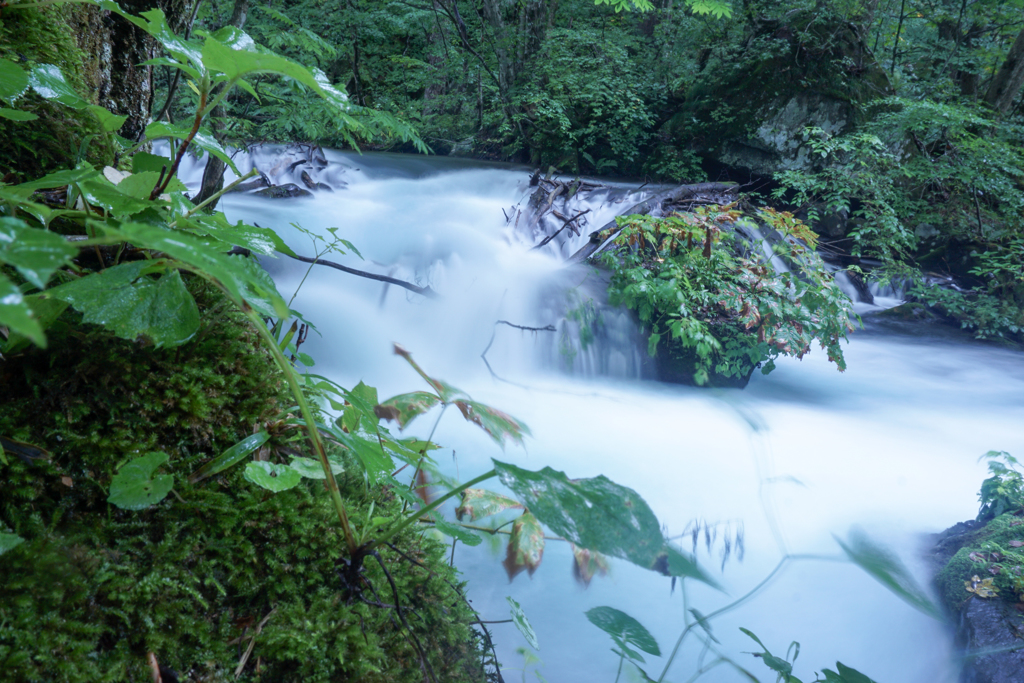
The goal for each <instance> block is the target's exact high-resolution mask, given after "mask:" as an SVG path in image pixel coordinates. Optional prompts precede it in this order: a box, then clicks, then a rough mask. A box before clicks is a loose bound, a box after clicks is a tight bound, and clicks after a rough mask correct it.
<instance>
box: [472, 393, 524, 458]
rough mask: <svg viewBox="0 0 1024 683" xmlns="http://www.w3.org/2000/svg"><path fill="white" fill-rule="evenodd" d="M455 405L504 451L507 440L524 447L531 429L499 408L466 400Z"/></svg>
mask: <svg viewBox="0 0 1024 683" xmlns="http://www.w3.org/2000/svg"><path fill="white" fill-rule="evenodd" d="M455 405H456V406H458V407H459V411H460V412H461V413H462V416H463V417H464V418H466V419H467V420H468V421H470V422H472V423H473V424H475V425H476V426H478V427H480V428H481V429H483V430H484V431H485V432H487V434H488V436H490V437H491V438H492V439H494V441H495V443H497V444H498V445H499V446H501V449H502V450H504V449H505V440H506V439H510V440H511V441H513V442H515V443H517V444H519V445H520V446H522V445H523V435H529V434H530V429H529V428H528V427H527V426H526V425H524V424H523V423H522V422H520V421H519V420H517V419H515V418H514V417H512V416H511V415H509V414H508V413H504V412H502V411H500V410H498V409H497V408H492V407H490V406H489V405H485V404H483V403H477V402H476V401H466V400H458V401H455Z"/></svg>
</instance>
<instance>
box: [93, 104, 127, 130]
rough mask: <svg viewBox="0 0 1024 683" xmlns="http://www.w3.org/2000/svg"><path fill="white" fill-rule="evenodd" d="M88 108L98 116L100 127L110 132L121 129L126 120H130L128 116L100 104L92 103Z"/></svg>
mask: <svg viewBox="0 0 1024 683" xmlns="http://www.w3.org/2000/svg"><path fill="white" fill-rule="evenodd" d="M86 109H88V110H89V112H90V113H91V114H92V115H93V116H95V117H96V120H97V121H99V122H100V127H101V128H103V130H105V131H107V132H108V133H113V132H114V131H116V130H120V128H121V126H123V125H124V122H125V121H127V120H128V117H127V116H118V115H117V114H114V113H113V112H111V111H110V110H108V109H107V108H106V107H101V106H100V105H98V104H90V105H89V106H88V107H86Z"/></svg>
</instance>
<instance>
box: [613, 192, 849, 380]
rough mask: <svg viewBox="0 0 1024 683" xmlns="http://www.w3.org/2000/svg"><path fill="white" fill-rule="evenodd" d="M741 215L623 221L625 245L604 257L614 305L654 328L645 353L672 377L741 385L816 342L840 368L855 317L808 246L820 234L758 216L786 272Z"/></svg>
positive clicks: (704, 212)
mask: <svg viewBox="0 0 1024 683" xmlns="http://www.w3.org/2000/svg"><path fill="white" fill-rule="evenodd" d="M741 215H742V214H741V212H740V211H739V210H737V209H735V208H734V207H732V206H731V205H730V206H725V207H717V206H716V207H700V208H698V209H697V210H696V211H693V212H691V213H685V214H673V215H671V216H668V217H665V218H650V217H647V216H629V217H626V218H623V219H620V220H619V225H620V226H622V232H621V233H620V235H619V236H618V237H617V238H616V243H617V244H619V245H621V247H622V248H621V249H619V250H618V252H617V253H614V254H609V255H608V256H607V257H606V258H605V263H606V264H608V265H609V266H610V267H611V268H612V271H613V275H612V279H611V283H610V285H609V293H610V298H611V302H612V303H613V304H616V303H620V304H623V305H625V306H627V307H628V308H630V309H631V310H634V311H636V312H637V314H638V315H639V317H640V320H641V321H642V322H643V323H645V324H646V325H648V326H649V327H650V330H651V332H650V337H649V346H648V351H649V353H650V354H651V355H652V356H655V355H657V356H658V358H659V368H660V371H661V374H662V375H663V376H664V377H666V378H669V379H675V380H676V381H684V382H687V383H692V384H696V385H698V386H703V385H710V386H740V387H742V386H745V385H746V383H747V380H748V379H749V378H750V374H751V373H752V372H753V371H754V369H755V368H758V367H760V368H761V371H762V372H763V373H764V374H768V373H769V372H771V370H772V369H773V368H774V367H775V359H776V358H777V357H778V356H779V355H789V356H796V357H798V358H802V357H803V356H804V354H806V353H807V352H808V351H810V347H811V343H812V342H814V341H818V342H819V343H820V344H821V347H822V348H823V349H824V350H825V351H826V353H828V357H829V360H831V361H833V362H834V363H836V365H837V366H838V367H839V369H840V370H844V369H845V368H846V362H845V360H844V358H843V351H842V349H841V348H840V345H839V341H840V339H845V338H846V333H847V331H849V330H850V329H852V325H851V323H850V315H851V314H852V311H851V308H850V302H849V299H848V298H847V297H846V295H845V294H843V293H842V292H841V291H840V290H839V288H838V287H837V286H836V285H835V283H834V282H833V281H832V276H831V274H830V273H829V272H828V271H827V269H826V268H825V267H824V265H823V264H822V262H821V259H820V258H819V257H818V256H817V254H816V253H815V252H814V251H813V250H812V249H811V248H813V246H814V244H815V242H816V239H815V235H814V233H812V232H811V231H810V230H809V229H808V228H807V227H806V226H804V225H803V224H802V223H801V222H800V221H798V220H796V219H794V218H793V216H792V215H791V214H788V213H779V212H776V211H774V210H772V209H764V210H761V211H760V212H758V214H757V216H756V217H755V220H756V221H757V222H758V223H759V224H760V225H761V226H763V227H764V228H765V229H766V230H767V231H769V234H770V235H771V237H772V238H773V239H770V244H771V248H772V253H773V254H774V255H775V256H777V257H778V258H779V259H781V260H783V261H784V263H785V264H786V266H785V267H783V268H780V267H778V266H777V265H776V264H775V262H774V259H772V258H769V257H768V256H766V255H765V253H764V252H763V251H762V244H761V241H760V239H759V237H758V235H757V234H756V233H753V230H756V229H758V226H757V224H755V223H753V222H751V221H747V224H746V226H743V224H742V223H741V222H740V221H741ZM809 247H811V248H809Z"/></svg>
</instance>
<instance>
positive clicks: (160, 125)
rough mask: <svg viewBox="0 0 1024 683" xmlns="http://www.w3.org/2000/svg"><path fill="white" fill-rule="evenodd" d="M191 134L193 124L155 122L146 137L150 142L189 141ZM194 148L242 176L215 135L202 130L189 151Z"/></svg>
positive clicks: (147, 130)
mask: <svg viewBox="0 0 1024 683" xmlns="http://www.w3.org/2000/svg"><path fill="white" fill-rule="evenodd" d="M191 133H192V126H191V124H179V125H171V124H169V123H166V122H164V121H153V122H152V123H150V124H149V125H148V126H146V137H147V138H148V139H150V140H158V139H160V138H175V139H177V140H187V139H188V136H189V135H190V134H191ZM192 147H196V148H197V149H201V150H203V151H204V152H208V153H210V154H212V155H213V156H215V157H217V158H218V159H220V160H221V161H223V162H224V163H225V164H227V165H228V167H229V168H230V169H231V170H232V171H234V172H235V173H236V174H238V175H242V174H241V173H239V171H238V167H236V166H235V162H234V160H233V159H232V158H231V155H230V154H228V153H227V150H225V149H224V147H223V146H221V144H220V143H219V142H217V139H216V138H214V137H213V135H211V134H209V133H204V132H203V131H202V130H200V131H199V132H198V133H196V134H195V137H193V138H192V142H191V143H190V147H189V149H192Z"/></svg>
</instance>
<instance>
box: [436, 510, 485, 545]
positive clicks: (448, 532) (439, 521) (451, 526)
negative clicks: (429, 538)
mask: <svg viewBox="0 0 1024 683" xmlns="http://www.w3.org/2000/svg"><path fill="white" fill-rule="evenodd" d="M431 519H432V520H433V522H434V528H435V529H437V530H438V531H440V532H441V533H442V534H444V535H445V536H450V537H452V538H454V539H457V540H459V541H462V542H463V543H465V544H466V545H469V546H473V545H480V544H481V543H483V542H484V539H482V538H480V536H478V535H477V534H476V532H474V531H473V530H472V529H467V528H466V527H464V526H460V525H458V524H455V523H454V522H449V521H448V520H447V519H445V518H444V517H441V516H440V515H438V514H436V513H435V514H434V515H432V516H431Z"/></svg>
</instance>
